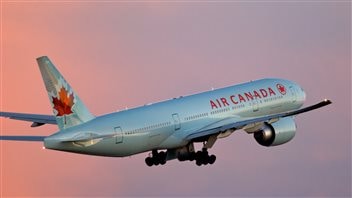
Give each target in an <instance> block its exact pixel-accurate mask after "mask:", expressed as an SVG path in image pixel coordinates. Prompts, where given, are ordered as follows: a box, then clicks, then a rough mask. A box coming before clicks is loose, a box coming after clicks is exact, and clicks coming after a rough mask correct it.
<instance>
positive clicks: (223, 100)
mask: <svg viewBox="0 0 352 198" xmlns="http://www.w3.org/2000/svg"><path fill="white" fill-rule="evenodd" d="M220 100H221V102H222V104H223V105H224V107H226V106H230V105H229V103H227V100H226V98H220Z"/></svg>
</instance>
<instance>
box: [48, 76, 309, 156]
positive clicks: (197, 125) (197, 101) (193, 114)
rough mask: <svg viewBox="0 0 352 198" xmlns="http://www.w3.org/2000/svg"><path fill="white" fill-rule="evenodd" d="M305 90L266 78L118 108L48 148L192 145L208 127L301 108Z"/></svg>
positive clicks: (101, 150) (116, 152) (106, 152)
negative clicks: (70, 139)
mask: <svg viewBox="0 0 352 198" xmlns="http://www.w3.org/2000/svg"><path fill="white" fill-rule="evenodd" d="M304 101H305V93H304V91H303V90H302V89H301V87H300V86H298V85H297V84H296V83H294V82H291V81H288V80H283V79H262V80H257V81H253V82H248V83H243V84H239V85H235V86H230V87H226V88H222V89H216V90H213V91H208V92H203V93H199V94H195V95H190V96H184V97H179V98H175V99H171V100H167V101H164V102H159V103H155V104H150V105H144V106H141V107H138V108H134V109H129V110H125V111H121V112H115V113H111V114H107V115H103V116H99V117H96V118H94V119H93V120H91V121H88V122H86V123H84V124H81V125H78V126H74V127H71V128H68V129H66V130H62V131H59V132H57V133H55V134H54V135H52V136H49V137H47V138H45V141H44V143H45V147H46V148H48V149H54V150H62V151H69V152H75V153H82V154H90V155H101V156H116V157H123V156H129V155H133V154H136V153H141V152H146V151H150V150H155V149H174V148H179V147H182V146H184V145H187V144H188V143H189V142H190V141H192V140H190V139H189V138H188V137H190V136H192V134H194V133H197V132H199V131H202V130H204V129H206V128H207V127H208V128H209V127H213V128H214V127H215V126H223V125H226V124H231V122H237V121H241V120H244V119H248V118H255V117H259V116H263V115H270V114H276V113H280V112H286V111H290V110H296V109H299V108H300V107H301V106H302V105H303V103H304ZM111 133H113V134H115V135H114V136H112V137H109V138H97V139H91V140H89V141H77V142H63V141H60V140H61V139H65V138H67V137H79V136H89V135H90V134H92V137H94V135H96V134H99V135H104V134H111Z"/></svg>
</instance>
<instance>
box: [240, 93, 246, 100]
mask: <svg viewBox="0 0 352 198" xmlns="http://www.w3.org/2000/svg"><path fill="white" fill-rule="evenodd" d="M238 98H239V99H240V102H242V101H243V102H246V100H245V99H244V97H243V96H242V95H241V94H238Z"/></svg>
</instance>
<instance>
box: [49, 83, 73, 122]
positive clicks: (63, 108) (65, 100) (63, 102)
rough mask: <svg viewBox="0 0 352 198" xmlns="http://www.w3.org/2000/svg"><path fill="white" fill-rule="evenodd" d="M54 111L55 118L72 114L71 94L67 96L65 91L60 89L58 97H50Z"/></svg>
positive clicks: (62, 88)
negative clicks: (55, 112)
mask: <svg viewBox="0 0 352 198" xmlns="http://www.w3.org/2000/svg"><path fill="white" fill-rule="evenodd" d="M52 99H53V104H54V109H55V110H56V111H57V114H56V116H64V115H70V114H72V113H73V111H72V106H73V105H74V103H73V99H74V97H73V93H71V94H70V95H68V93H67V90H66V89H65V88H64V87H61V89H60V91H59V94H58V97H52Z"/></svg>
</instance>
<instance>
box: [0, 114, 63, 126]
mask: <svg viewBox="0 0 352 198" xmlns="http://www.w3.org/2000/svg"><path fill="white" fill-rule="evenodd" d="M0 117H5V118H10V119H14V120H22V121H28V122H33V124H32V125H31V127H38V126H42V125H44V124H57V123H56V119H55V117H54V116H52V115H41V114H27V113H11V112H0Z"/></svg>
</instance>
